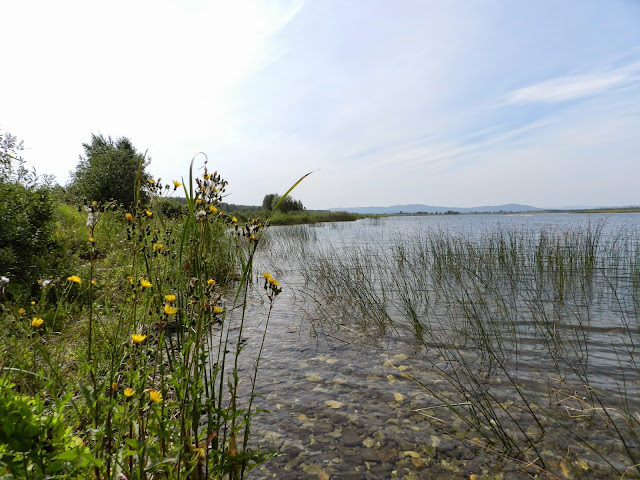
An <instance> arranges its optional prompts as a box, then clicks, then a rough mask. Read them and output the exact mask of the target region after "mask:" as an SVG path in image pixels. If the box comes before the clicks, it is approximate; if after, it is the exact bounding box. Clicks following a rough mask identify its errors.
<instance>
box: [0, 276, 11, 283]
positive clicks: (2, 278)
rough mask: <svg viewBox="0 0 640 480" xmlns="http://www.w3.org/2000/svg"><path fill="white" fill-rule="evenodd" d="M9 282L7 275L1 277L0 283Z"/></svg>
mask: <svg viewBox="0 0 640 480" xmlns="http://www.w3.org/2000/svg"><path fill="white" fill-rule="evenodd" d="M7 283H9V279H8V278H7V277H4V276H2V277H0V285H5V284H7Z"/></svg>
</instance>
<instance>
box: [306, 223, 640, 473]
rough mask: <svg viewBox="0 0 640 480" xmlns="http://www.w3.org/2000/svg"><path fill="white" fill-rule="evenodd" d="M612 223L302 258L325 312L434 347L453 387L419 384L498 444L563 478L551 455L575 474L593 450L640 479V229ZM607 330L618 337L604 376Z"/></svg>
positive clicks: (442, 237)
mask: <svg viewBox="0 0 640 480" xmlns="http://www.w3.org/2000/svg"><path fill="white" fill-rule="evenodd" d="M602 229H603V225H596V226H587V227H585V228H581V229H571V230H557V229H543V230H541V231H506V230H497V231H493V232H488V233H485V234H482V235H479V236H476V237H470V236H469V237H465V236H461V235H457V234H456V235H453V234H450V233H449V232H447V231H435V232H429V233H425V234H422V235H421V236H415V235H414V236H412V237H410V238H408V237H405V238H402V237H398V238H396V239H394V240H393V241H392V242H390V244H387V245H385V246H384V247H381V246H379V245H365V246H349V247H345V249H343V250H338V249H336V248H331V247H327V246H320V245H315V246H313V247H312V246H306V247H305V250H304V261H301V262H300V263H299V267H300V268H301V269H302V270H303V275H304V277H305V280H306V287H305V291H306V294H307V296H309V297H311V298H312V299H315V302H316V306H317V313H316V314H314V318H315V319H316V321H317V319H318V318H319V319H323V321H324V322H329V323H330V324H331V323H333V324H335V325H338V324H345V325H348V326H349V327H350V328H355V329H359V330H361V331H363V332H372V331H373V332H378V333H379V334H383V333H385V332H389V331H394V330H395V331H400V332H407V333H410V334H411V335H413V337H414V338H415V341H417V342H418V343H420V344H422V345H424V347H425V352H426V353H425V355H424V361H425V362H426V363H427V364H430V365H431V368H432V369H433V370H434V371H436V372H437V373H438V375H439V377H440V378H442V379H444V380H445V384H446V385H447V386H448V387H447V388H443V386H442V385H443V384H442V383H430V382H424V381H421V380H419V379H417V378H414V380H415V381H417V382H419V383H420V384H421V385H423V387H424V388H425V390H427V391H428V392H429V393H430V394H432V396H434V398H437V399H439V401H441V402H442V403H444V404H447V405H450V406H451V410H452V411H453V412H455V414H456V415H458V416H459V417H460V418H462V419H463V420H464V421H465V422H467V424H468V426H469V428H471V429H472V430H473V431H474V432H476V434H477V435H479V436H480V438H482V439H483V441H484V442H485V444H486V445H487V447H488V448H498V449H499V450H500V451H502V452H503V453H504V454H505V455H509V456H514V457H516V458H517V459H519V460H521V461H523V462H524V463H525V464H529V465H530V466H531V468H533V469H534V470H535V469H539V470H540V471H546V472H550V474H553V472H556V473H557V472H558V471H559V470H558V468H559V464H558V461H556V460H554V457H553V456H551V457H550V456H549V453H548V452H550V451H551V452H555V453H554V455H555V456H557V457H560V458H563V459H564V460H563V461H564V462H565V463H563V464H562V465H564V466H563V467H562V471H563V472H564V469H565V468H569V469H570V470H575V472H578V473H580V472H581V471H585V472H586V471H587V470H589V469H590V468H596V467H595V466H594V465H591V464H587V463H582V462H583V458H582V457H581V455H582V456H583V457H584V458H592V459H593V458H595V459H598V461H599V462H600V463H601V464H602V465H606V468H608V469H610V471H611V472H614V473H615V474H617V475H623V474H625V473H626V474H627V475H629V474H632V473H634V472H635V473H636V474H637V473H640V467H638V466H637V465H638V463H639V460H640V452H639V451H638V435H639V432H640V428H639V427H640V423H639V422H640V416H639V415H640V404H639V403H638V401H637V400H636V399H635V394H633V393H632V392H633V391H634V390H633V389H634V385H635V384H637V382H638V381H640V370H639V369H638V365H637V363H636V351H637V336H638V333H640V332H639V329H638V327H639V326H640V323H639V318H640V316H639V314H638V313H639V312H638V302H637V298H638V294H637V289H638V287H637V278H636V277H637V269H638V266H639V264H640V262H639V259H640V257H639V255H640V253H639V250H638V234H637V232H631V233H632V234H628V235H622V234H621V235H620V236H617V237H605V236H603V234H602ZM605 332H608V336H605V335H604V333H605ZM596 338H597V339H598V340H597V341H598V342H607V345H608V350H607V352H608V353H607V355H608V356H609V358H610V367H609V368H610V370H609V380H608V382H604V383H603V380H602V379H601V378H599V377H598V376H599V375H602V374H600V373H597V372H598V369H599V368H601V367H600V363H599V362H600V360H599V359H598V358H597V355H596V354H595V351H594V341H596ZM532 350H534V351H535V352H536V353H535V355H532ZM600 350H602V348H600ZM598 355H600V354H598ZM540 359H545V361H544V362H543V363H541V364H540ZM532 362H537V363H536V364H532ZM443 363H444V364H443ZM526 372H530V373H528V374H527V373H526ZM495 379H501V381H500V383H496V381H495ZM586 424H588V425H590V426H591V429H593V430H597V429H600V428H602V429H604V430H606V431H608V432H609V433H608V436H609V438H613V439H616V438H617V445H618V447H612V448H614V449H615V448H620V449H621V451H622V453H623V454H624V456H626V461H624V462H623V461H620V460H619V459H617V458H616V459H614V458H612V457H610V456H609V455H608V454H605V453H601V448H600V446H599V445H598V443H597V441H594V440H592V439H591V438H590V435H591V433H592V432H591V431H590V430H589V429H586V430H585V428H584V427H585V425H586ZM581 452H582V453H581ZM585 452H588V453H585ZM567 462H568V463H567ZM589 465H591V466H589ZM584 468H587V470H584ZM575 472H574V473H575Z"/></svg>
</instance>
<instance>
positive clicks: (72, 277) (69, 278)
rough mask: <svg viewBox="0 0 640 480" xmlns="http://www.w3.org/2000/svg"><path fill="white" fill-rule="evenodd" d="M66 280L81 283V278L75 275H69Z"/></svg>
mask: <svg viewBox="0 0 640 480" xmlns="http://www.w3.org/2000/svg"><path fill="white" fill-rule="evenodd" d="M67 280H69V281H70V282H73V283H77V284H78V285H80V284H81V283H82V279H81V278H80V277H79V276H77V275H71V276H70V277H67Z"/></svg>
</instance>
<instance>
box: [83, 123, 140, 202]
mask: <svg viewBox="0 0 640 480" xmlns="http://www.w3.org/2000/svg"><path fill="white" fill-rule="evenodd" d="M82 146H83V147H84V152H85V153H84V156H82V155H81V156H80V161H79V162H78V165H77V167H76V171H75V172H74V173H73V174H72V179H71V185H70V189H71V191H72V192H73V193H75V194H76V195H79V196H81V197H84V198H86V199H87V200H91V201H93V200H95V201H98V202H109V201H112V200H113V201H116V202H118V203H119V204H121V205H123V206H124V207H126V208H130V207H131V206H132V205H133V203H134V202H135V198H136V195H135V192H136V189H137V188H138V187H137V181H138V180H139V181H140V190H139V191H140V199H142V200H146V191H147V186H148V181H149V180H150V179H151V176H150V175H149V174H147V173H146V172H145V168H146V167H147V166H148V165H149V160H150V159H147V158H146V157H145V155H143V154H141V153H139V152H137V151H136V149H135V148H134V147H133V144H132V143H131V140H129V139H128V138H126V137H120V138H118V139H117V140H113V139H112V138H111V137H104V136H103V135H94V134H92V135H91V143H83V144H82Z"/></svg>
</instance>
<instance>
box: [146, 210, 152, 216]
mask: <svg viewBox="0 0 640 480" xmlns="http://www.w3.org/2000/svg"><path fill="white" fill-rule="evenodd" d="M144 214H145V215H146V216H147V217H152V216H153V212H150V211H149V210H145V211H144Z"/></svg>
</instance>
